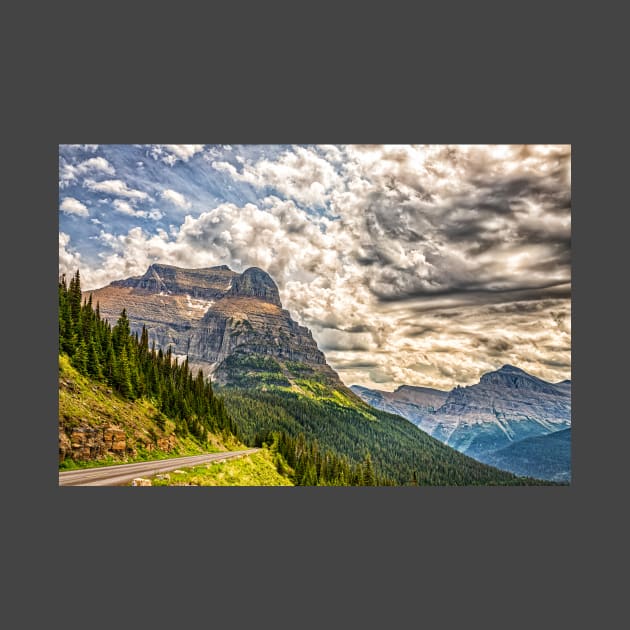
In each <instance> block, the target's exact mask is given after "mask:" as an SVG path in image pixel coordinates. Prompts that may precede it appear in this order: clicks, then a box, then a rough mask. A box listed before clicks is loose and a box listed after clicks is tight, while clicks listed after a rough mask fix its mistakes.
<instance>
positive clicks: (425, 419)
mask: <svg viewBox="0 0 630 630" xmlns="http://www.w3.org/2000/svg"><path fill="white" fill-rule="evenodd" d="M350 389H351V390H352V391H353V392H354V393H355V394H357V395H358V396H360V397H361V398H362V399H363V400H364V401H365V402H366V403H368V405H371V406H372V407H376V408H377V409H382V410H383V411H387V412H389V413H395V414H397V415H399V416H402V417H403V418H407V420H409V421H411V422H413V424H415V425H416V426H418V427H420V428H421V429H422V430H423V431H426V432H427V433H430V432H431V430H432V429H433V428H434V426H435V422H434V420H433V418H434V414H435V411H436V410H437V409H439V408H440V407H441V406H442V405H443V404H444V402H445V401H446V399H447V397H448V392H445V391H442V390H439V389H431V388H429V387H415V386H412V385H401V386H400V387H399V388H398V389H397V390H395V391H393V392H387V391H382V390H378V389H369V388H367V387H362V386H361V385H352V386H351V387H350Z"/></svg>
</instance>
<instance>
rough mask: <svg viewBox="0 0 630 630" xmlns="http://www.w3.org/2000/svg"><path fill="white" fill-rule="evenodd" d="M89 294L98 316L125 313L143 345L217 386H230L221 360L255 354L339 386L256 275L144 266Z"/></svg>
mask: <svg viewBox="0 0 630 630" xmlns="http://www.w3.org/2000/svg"><path fill="white" fill-rule="evenodd" d="M89 293H91V294H92V303H93V304H94V305H95V306H96V304H97V302H98V305H99V308H100V313H101V316H102V317H105V318H107V319H108V320H109V321H110V323H112V325H113V324H115V322H116V320H117V319H118V317H119V316H120V313H121V311H122V309H123V308H125V309H126V311H127V315H128V317H129V321H130V325H131V329H132V331H138V332H140V331H141V330H142V326H143V325H145V326H146V327H147V330H148V333H149V340H150V343H151V342H152V341H155V344H156V348H162V349H164V350H165V349H166V348H168V347H169V346H170V347H171V348H172V351H173V353H174V354H175V355H182V356H183V355H187V356H188V360H189V363H190V365H191V366H192V367H194V368H195V369H197V368H201V369H202V370H203V371H204V374H206V375H211V376H212V377H213V379H214V380H216V381H218V382H219V383H221V384H228V383H230V381H231V374H230V369H229V368H228V365H233V363H234V362H228V363H225V360H226V359H227V358H228V357H231V356H233V355H235V354H236V355H246V356H247V355H262V356H266V357H273V358H275V359H277V360H279V361H281V362H292V363H299V364H301V365H302V367H307V368H309V369H308V371H309V372H310V373H312V374H316V375H317V376H318V378H319V379H321V380H323V381H324V382H327V383H328V384H330V385H333V386H335V387H343V384H342V383H341V381H340V380H339V377H338V376H337V374H336V372H334V370H332V368H330V367H329V366H328V365H327V363H326V359H325V357H324V355H323V353H322V352H321V351H320V350H319V348H318V347H317V344H316V342H315V340H314V339H313V337H312V335H311V332H310V331H309V330H308V328H305V327H304V326H300V325H299V324H297V323H296V322H295V321H294V320H293V319H292V318H291V316H290V314H289V312H288V311H287V310H285V309H283V308H282V303H281V302H280V294H279V292H278V287H277V286H276V284H275V282H274V281H273V280H272V278H271V277H270V276H269V274H267V273H266V272H265V271H263V270H262V269H258V268H257V267H251V268H250V269H247V270H246V271H244V272H243V273H241V274H239V273H236V272H234V271H232V270H231V269H229V268H228V267H226V266H225V265H222V266H220V267H209V268H206V269H180V268H178V267H172V266H169V265H157V264H154V265H151V266H150V267H149V268H148V269H147V271H146V273H145V274H144V275H143V276H139V277H135V278H128V279H126V280H118V281H115V282H112V283H111V284H110V285H108V286H107V287H104V288H102V289H97V290H95V291H89V292H85V294H86V296H87V295H88V294H89Z"/></svg>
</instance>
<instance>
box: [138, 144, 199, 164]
mask: <svg viewBox="0 0 630 630" xmlns="http://www.w3.org/2000/svg"><path fill="white" fill-rule="evenodd" d="M203 149H204V145H203V144H154V145H151V148H150V155H151V157H152V158H153V159H155V160H161V161H162V162H164V163H165V164H168V165H169V166H173V165H174V164H176V163H177V162H178V161H179V160H181V161H182V162H188V160H190V158H192V157H193V156H194V155H196V154H197V153H200V152H202V151H203Z"/></svg>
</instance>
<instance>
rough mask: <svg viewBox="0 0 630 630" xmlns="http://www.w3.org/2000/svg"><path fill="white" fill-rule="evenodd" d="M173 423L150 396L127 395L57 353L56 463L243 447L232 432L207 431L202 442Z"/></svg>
mask: <svg viewBox="0 0 630 630" xmlns="http://www.w3.org/2000/svg"><path fill="white" fill-rule="evenodd" d="M175 429H176V425H175V422H174V421H172V420H170V419H169V418H167V417H166V416H165V415H164V414H163V413H161V412H160V411H159V410H158V409H157V408H156V407H155V405H154V404H153V403H151V402H150V401H148V400H146V399H143V398H140V399H137V400H134V401H130V400H127V399H125V398H123V397H122V396H120V395H119V394H117V393H116V392H114V391H112V389H111V388H110V387H108V386H107V385H106V384H103V383H100V382H98V381H95V380H93V379H91V378H89V377H86V376H82V375H81V374H79V373H78V372H77V370H76V369H75V368H73V367H72V365H70V361H69V359H68V357H67V356H65V355H60V356H59V438H60V440H59V448H60V453H59V459H60V461H59V467H60V469H68V468H77V467H83V466H97V465H109V464H119V463H123V462H134V461H145V460H149V459H163V458H165V457H177V456H182V455H196V454H199V453H204V452H218V451H225V450H238V449H241V448H245V447H244V446H243V445H242V444H241V443H240V442H238V441H237V440H236V439H235V438H233V437H228V438H227V439H226V437H225V436H222V435H216V434H212V433H208V440H207V441H205V442H201V441H200V440H199V439H196V438H194V437H193V436H190V435H188V436H181V435H180V436H178V435H176V434H175Z"/></svg>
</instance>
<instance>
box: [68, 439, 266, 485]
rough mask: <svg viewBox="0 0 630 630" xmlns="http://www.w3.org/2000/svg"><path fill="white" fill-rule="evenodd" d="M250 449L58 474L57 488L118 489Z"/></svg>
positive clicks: (231, 456)
mask: <svg viewBox="0 0 630 630" xmlns="http://www.w3.org/2000/svg"><path fill="white" fill-rule="evenodd" d="M259 450H260V449H259V448H250V449H247V450H246V451H228V452H223V453H204V454H203V455H191V456H188V457H174V458H173V459H159V460H155V461H152V462H138V463H137V464H120V465H118V466H102V467H100V468H81V469H80V470H66V471H64V472H60V473H59V485H60V486H120V485H123V484H125V483H127V482H129V481H131V480H132V479H135V478H136V477H151V476H153V475H157V474H159V473H162V472H168V471H169V470H175V469H177V468H189V467H192V466H197V465H198V464H205V463H207V462H214V461H222V460H224V459H232V458H234V457H241V456H243V455H250V454H251V453H255V452H256V451H259Z"/></svg>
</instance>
